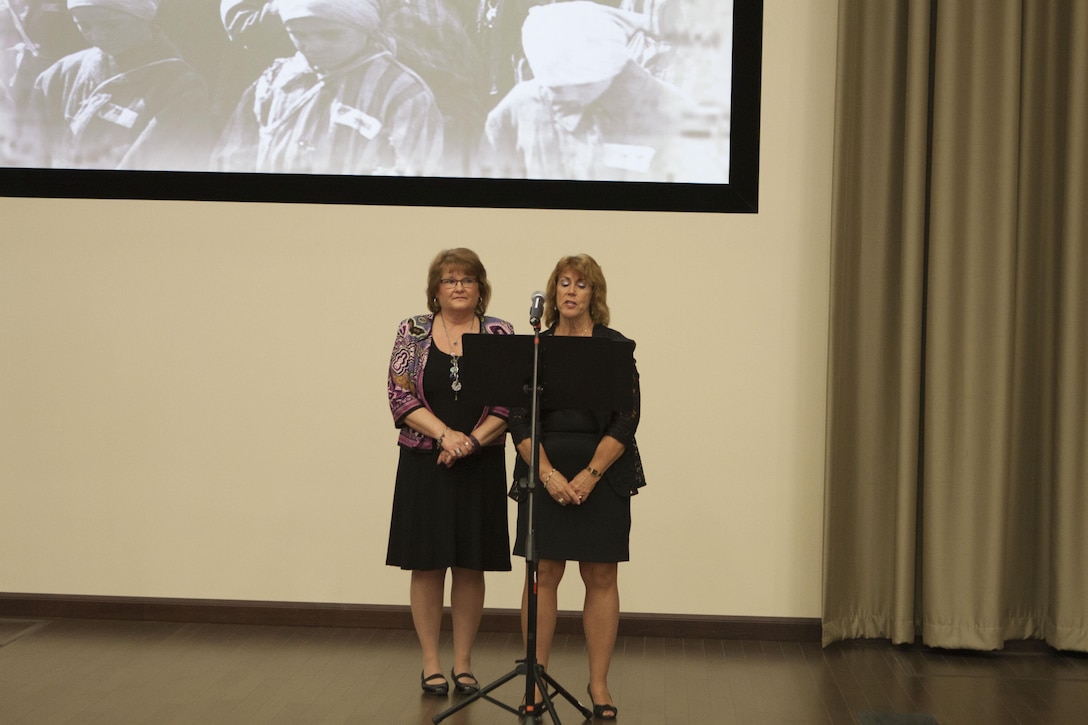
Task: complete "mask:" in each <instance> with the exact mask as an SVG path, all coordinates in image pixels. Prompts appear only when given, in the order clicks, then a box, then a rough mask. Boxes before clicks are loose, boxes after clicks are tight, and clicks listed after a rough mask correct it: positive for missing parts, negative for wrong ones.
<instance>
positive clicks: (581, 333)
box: [563, 320, 593, 337]
mask: <svg viewBox="0 0 1088 725" xmlns="http://www.w3.org/2000/svg"><path fill="white" fill-rule="evenodd" d="M592 329H593V320H590V321H589V324H588V325H586V326H585V327H583V328H582V329H580V330H579V329H578V328H576V327H573V326H570V325H568V326H567V332H566V333H565V334H564V335H563V336H564V337H585V336H586V333H587V332H589V331H590V330H592Z"/></svg>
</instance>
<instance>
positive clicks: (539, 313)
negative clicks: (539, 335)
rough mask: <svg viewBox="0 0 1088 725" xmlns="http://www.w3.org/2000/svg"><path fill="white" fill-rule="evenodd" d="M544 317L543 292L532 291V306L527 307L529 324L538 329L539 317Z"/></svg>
mask: <svg viewBox="0 0 1088 725" xmlns="http://www.w3.org/2000/svg"><path fill="white" fill-rule="evenodd" d="M542 317H544V293H543V292H534V293H533V299H532V306H531V307H529V324H530V325H532V326H533V329H534V330H539V329H540V319H541V318H542Z"/></svg>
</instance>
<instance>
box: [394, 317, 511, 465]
mask: <svg viewBox="0 0 1088 725" xmlns="http://www.w3.org/2000/svg"><path fill="white" fill-rule="evenodd" d="M433 323H434V315H432V314H426V315H416V316H415V317H409V318H408V319H406V320H403V321H401V323H400V326H399V327H398V328H397V339H396V341H394V343H393V354H392V355H391V356H390V358H389V383H388V388H389V410H390V411H391V412H392V413H393V423H394V424H395V425H396V426H397V427H398V428H400V438H398V439H397V444H398V445H401V446H404V447H406V448H416V449H419V450H432V449H433V448H434V439H433V438H431V437H429V436H426V435H424V434H422V433H420V432H419V431H417V430H415V429H414V428H411V427H409V426H408V425H407V424H406V423H405V422H404V419H405V418H406V417H407V416H408V414H409V413H411V412H412V411H413V410H418V409H419V408H426V409H427V410H430V409H431V407H430V406H429V405H427V401H426V399H425V398H424V397H423V372H424V371H425V370H426V369H427V355H428V353H429V352H430V349H431V325H432V324H433ZM480 330H481V331H482V332H483V333H485V334H488V335H513V334H514V326H513V325H511V324H510V323H509V322H507V321H506V320H500V319H499V318H497V317H487V316H484V317H482V318H480ZM489 415H494V416H498V417H499V418H502V419H503V420H506V419H507V418H509V416H510V410H509V409H508V408H502V407H498V406H495V407H484V408H483V410H482V411H481V412H480V419H479V420H478V421H477V425H479V424H480V423H481V422H483V420H484V418H486V417H487V416H489ZM465 432H466V433H467V432H469V431H465ZM505 443H506V436H505V435H502V436H499V438H498V439H496V440H495V441H493V442H492V443H490V444H489V445H505Z"/></svg>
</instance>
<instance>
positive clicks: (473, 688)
mask: <svg viewBox="0 0 1088 725" xmlns="http://www.w3.org/2000/svg"><path fill="white" fill-rule="evenodd" d="M450 676H451V677H452V678H453V689H454V691H455V692H456V693H457V694H458V695H474V694H476V693H477V692H479V691H480V681H479V680H477V679H476V676H475V675H474V674H472V673H471V672H462V673H460V674H458V673H455V672H454V671H453V670H450ZM462 678H464V679H471V680H472V682H461V679H462Z"/></svg>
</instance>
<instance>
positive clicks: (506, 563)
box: [385, 344, 511, 571]
mask: <svg viewBox="0 0 1088 725" xmlns="http://www.w3.org/2000/svg"><path fill="white" fill-rule="evenodd" d="M471 364H472V363H471V360H465V359H464V358H463V357H462V358H460V365H461V366H462V367H464V366H466V365H471ZM450 365H451V358H450V356H449V355H447V354H445V353H443V352H442V351H441V350H439V349H438V348H437V347H436V346H434V345H433V344H432V345H431V349H430V352H429V354H428V356H427V367H426V370H425V372H424V376H423V397H424V399H425V400H426V401H427V404H428V405H429V406H430V407H431V410H433V411H434V413H435V414H436V415H437V416H438V417H439V418H441V419H442V420H443V421H445V422H446V424H447V425H448V426H450V427H451V428H453V429H454V430H459V431H463V432H465V433H468V432H470V431H471V430H472V428H473V426H474V425H475V424H476V422H477V421H478V420H479V417H480V408H479V406H478V405H474V404H471V403H466V401H465V399H464V398H465V396H461V399H460V400H457V399H456V398H455V395H454V392H453V390H452V389H451V388H450V373H449V369H450ZM502 440H505V436H504V437H503V439H502ZM506 480H507V479H506V452H505V448H504V446H502V445H490V446H484V447H483V448H482V449H481V450H480V451H479V452H477V453H473V454H472V455H470V456H467V457H465V458H462V459H461V460H458V461H457V462H456V463H454V465H453V466H452V467H450V468H446V466H443V465H440V464H439V463H438V454H437V451H417V450H412V449H408V448H403V447H402V448H401V449H400V462H399V465H398V466H397V482H396V489H395V491H394V493H393V516H392V520H391V523H390V527H389V546H388V549H387V551H386V558H385V563H386V564H389V565H390V566H399V567H400V568H402V569H420V570H429V569H445V568H448V567H452V566H456V567H462V568H465V569H475V570H478V571H510V569H511V565H510V535H509V529H508V526H507V499H506Z"/></svg>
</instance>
